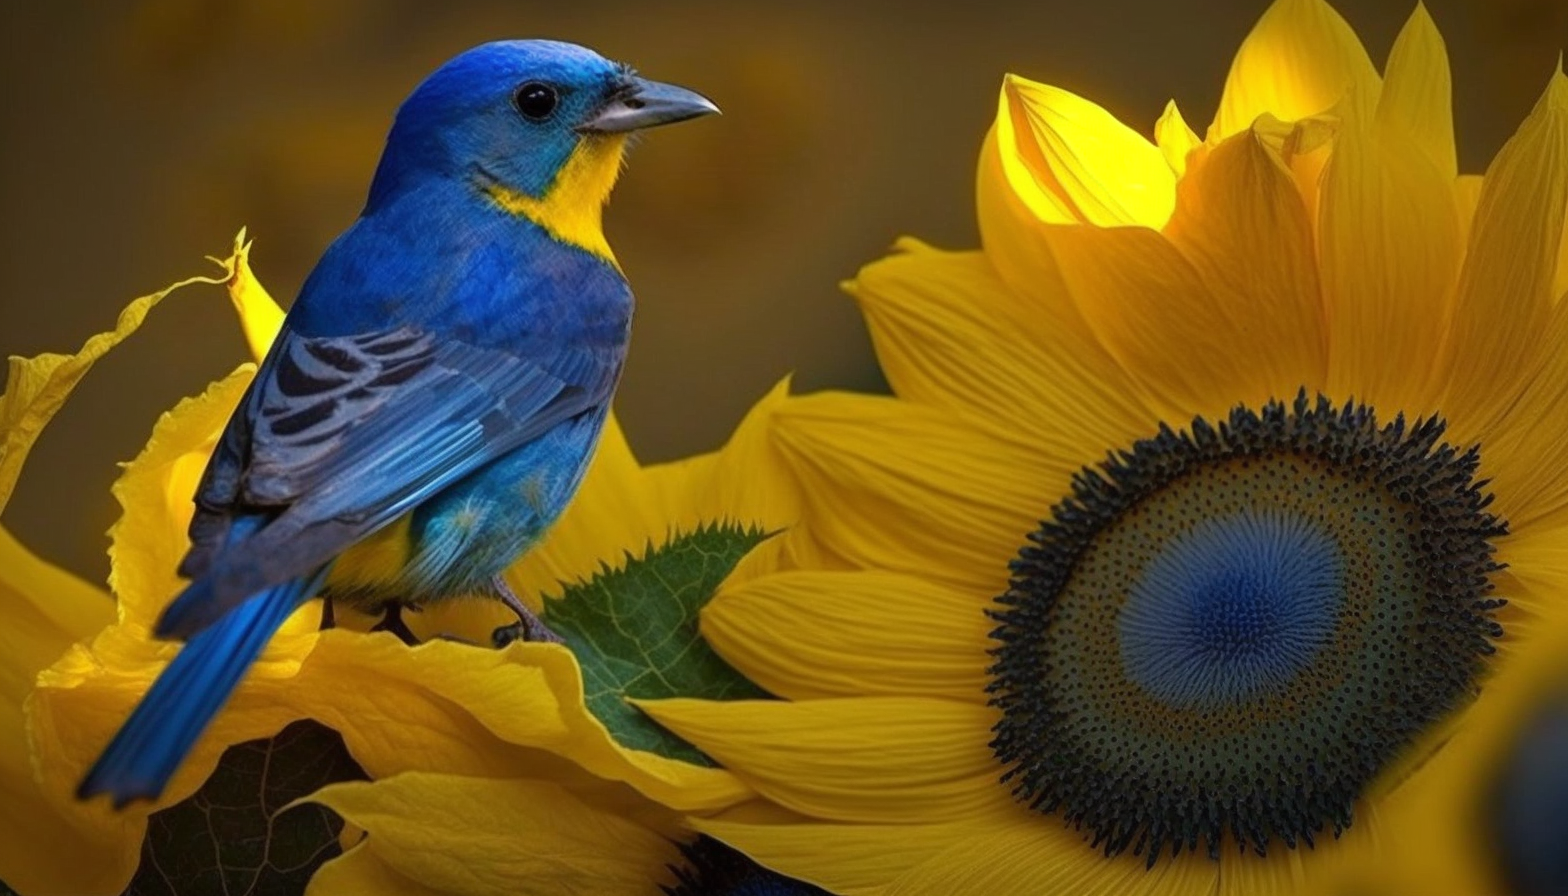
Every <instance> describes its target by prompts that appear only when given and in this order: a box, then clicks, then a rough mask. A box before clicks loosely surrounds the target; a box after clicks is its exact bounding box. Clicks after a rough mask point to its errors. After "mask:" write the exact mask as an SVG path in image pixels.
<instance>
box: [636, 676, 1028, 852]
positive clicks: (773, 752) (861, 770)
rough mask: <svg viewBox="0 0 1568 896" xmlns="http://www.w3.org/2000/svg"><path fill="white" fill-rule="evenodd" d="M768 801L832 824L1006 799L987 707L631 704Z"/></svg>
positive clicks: (917, 815) (936, 703) (895, 702)
mask: <svg viewBox="0 0 1568 896" xmlns="http://www.w3.org/2000/svg"><path fill="white" fill-rule="evenodd" d="M637 705H638V706H640V707H642V708H643V709H644V710H645V711H646V712H648V713H649V714H650V715H652V716H653V717H654V718H655V719H657V720H658V721H659V723H660V724H662V725H664V726H665V727H667V728H669V729H670V730H672V731H674V732H675V733H677V734H679V735H680V736H681V737H683V738H685V739H686V740H688V741H691V742H692V743H693V744H695V745H696V746H697V747H698V748H699V749H701V750H702V751H703V752H704V753H707V754H708V755H709V756H712V757H713V758H714V759H716V760H718V761H719V762H720V763H722V764H723V765H724V766H725V767H727V768H729V769H731V770H733V771H734V772H735V773H736V774H737V775H739V776H740V777H741V778H743V779H744V780H746V782H747V783H749V784H751V785H752V786H753V787H755V788H756V790H757V792H758V793H761V794H762V795H764V796H766V797H768V798H769V799H771V800H773V801H774V802H777V803H780V804H782V805H784V806H785V807H786V808H789V809H793V810H794V811H796V812H800V813H803V814H806V815H811V816H815V817H819V818H824V819H830V820H834V821H860V822H870V823H898V822H908V821H910V820H914V819H918V820H921V821H931V822H935V821H941V820H947V819H952V820H958V819H961V818H965V817H968V816H971V815H976V814H981V813H984V812H987V811H990V810H991V809H992V808H993V807H994V806H995V804H996V803H997V802H998V801H999V800H1005V799H1008V797H1007V796H1006V790H1005V789H1004V788H1003V787H1001V786H1000V785H999V784H998V783H997V768H998V767H997V763H996V758H995V757H994V756H993V755H992V754H991V749H990V747H989V746H987V742H988V741H989V740H990V731H991V726H992V725H994V724H995V723H996V720H997V713H996V711H995V710H993V709H991V708H989V707H985V706H977V705H975V704H973V703H959V702H956V701H952V700H935V699H923V698H915V697H863V698H856V699H844V700H810V701H804V702H800V703H787V702H782V701H773V700H745V701H736V702H731V703H715V702H710V701H704V700H685V699H676V700H652V701H638V702H637Z"/></svg>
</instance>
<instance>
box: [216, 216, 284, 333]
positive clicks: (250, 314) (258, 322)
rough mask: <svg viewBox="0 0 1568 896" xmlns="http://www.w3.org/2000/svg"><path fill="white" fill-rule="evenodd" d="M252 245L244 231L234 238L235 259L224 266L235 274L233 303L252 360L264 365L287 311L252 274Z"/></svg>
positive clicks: (231, 280) (232, 278)
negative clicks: (263, 359) (279, 305)
mask: <svg viewBox="0 0 1568 896" xmlns="http://www.w3.org/2000/svg"><path fill="white" fill-rule="evenodd" d="M250 247H251V244H250V243H249V242H247V241H246V239H245V231H244V230H241V231H240V232H239V235H238V236H236V237H235V238H234V255H233V256H232V257H230V259H229V260H228V261H226V262H221V263H222V264H224V265H225V266H227V267H229V268H230V270H232V271H233V274H232V275H231V276H230V277H229V282H228V287H229V299H230V300H231V301H232V302H233V303H234V310H235V312H236V313H238V314H239V316H240V326H241V327H242V328H244V330H245V342H246V344H247V345H249V346H250V353H251V357H253V358H255V359H256V360H257V361H260V360H261V359H262V358H264V357H266V356H267V351H268V349H270V348H272V341H273V340H274V339H276V338H277V337H278V331H279V330H281V329H283V309H282V308H279V307H278V303H277V302H275V301H273V299H272V296H271V295H269V294H268V293H267V290H266V288H265V287H263V286H262V285H261V281H259V280H257V279H256V275H255V274H253V273H251V270H250Z"/></svg>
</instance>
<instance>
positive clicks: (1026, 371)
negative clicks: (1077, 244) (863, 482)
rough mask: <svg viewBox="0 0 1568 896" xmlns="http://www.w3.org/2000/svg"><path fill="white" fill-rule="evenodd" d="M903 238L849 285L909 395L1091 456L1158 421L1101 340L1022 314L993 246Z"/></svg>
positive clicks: (891, 377) (889, 371) (1039, 445)
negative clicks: (991, 256) (983, 249)
mask: <svg viewBox="0 0 1568 896" xmlns="http://www.w3.org/2000/svg"><path fill="white" fill-rule="evenodd" d="M900 248H903V249H905V250H906V251H905V252H903V253H902V254H898V255H893V256H891V257H889V258H885V259H883V260H881V261H878V262H876V263H874V264H871V265H867V266H866V267H864V268H862V269H861V271H860V273H859V275H857V276H856V278H855V280H854V281H852V282H851V283H849V284H847V289H848V290H849V292H850V293H851V294H852V295H853V296H854V297H855V299H856V300H857V301H858V302H859V303H860V307H861V310H862V311H863V312H864V313H865V315H866V323H867V325H868V326H869V328H870V330H871V338H872V342H873V344H874V345H875V346H876V350H877V357H878V359H879V360H880V361H881V366H882V370H883V373H884V374H885V375H886V376H887V378H888V382H889V383H891V384H892V386H893V390H894V392H896V393H897V394H898V396H899V397H900V398H902V399H905V400H909V401H915V402H920V403H924V404H930V405H936V406H940V407H943V408H946V409H948V410H949V411H951V412H952V413H954V414H958V415H960V416H963V417H964V418H965V419H967V420H969V421H970V422H972V423H973V425H975V426H978V427H982V428H985V429H986V430H987V431H989V432H991V433H993V434H994V435H996V436H997V437H998V438H1002V439H1006V440H1008V441H1012V442H1016V443H1017V444H1019V445H1020V446H1021V447H1025V448H1027V449H1031V450H1037V451H1039V452H1040V453H1041V454H1046V455H1050V456H1053V457H1061V458H1070V459H1073V460H1075V461H1076V462H1077V463H1079V464H1089V463H1092V462H1094V461H1095V460H1097V459H1099V458H1100V457H1101V456H1103V455H1104V453H1105V452H1106V451H1107V450H1108V449H1109V448H1110V447H1111V446H1113V445H1124V444H1127V443H1128V442H1129V441H1131V440H1132V439H1134V438H1138V437H1141V436H1142V435H1144V434H1146V433H1147V432H1148V431H1149V430H1150V429H1151V427H1152V425H1153V421H1154V420H1155V416H1154V414H1153V413H1152V412H1151V411H1149V410H1148V409H1147V408H1145V407H1143V406H1142V405H1141V404H1140V403H1139V402H1138V400H1137V398H1136V397H1135V396H1133V395H1131V394H1130V392H1129V390H1127V389H1126V388H1125V386H1124V385H1123V384H1121V383H1120V379H1121V376H1122V372H1121V370H1120V369H1119V368H1118V367H1117V366H1116V364H1115V363H1114V362H1112V361H1111V360H1110V358H1109V357H1107V356H1106V355H1105V353H1104V352H1103V351H1101V350H1099V348H1098V346H1095V345H1093V344H1092V343H1089V344H1085V343H1084V342H1083V341H1080V340H1074V339H1070V338H1065V337H1064V334H1062V333H1060V332H1058V331H1048V330H1036V329H1034V323H1035V320H1036V318H1037V317H1038V316H1037V315H1021V314H1019V313H1017V312H1018V308H1017V305H1016V303H1015V302H1013V301H1011V300H1010V299H1009V297H1008V287H1007V285H1006V284H1005V283H1003V281H1002V280H1001V278H1000V277H998V275H997V273H996V271H995V269H994V268H993V267H992V266H991V264H990V263H989V261H988V260H987V258H986V256H985V255H984V254H982V253H978V252H940V251H937V250H935V249H931V248H929V247H926V246H923V245H920V244H919V243H916V242H914V241H913V240H905V241H903V242H902V243H900ZM1119 386H1121V387H1120V388H1119Z"/></svg>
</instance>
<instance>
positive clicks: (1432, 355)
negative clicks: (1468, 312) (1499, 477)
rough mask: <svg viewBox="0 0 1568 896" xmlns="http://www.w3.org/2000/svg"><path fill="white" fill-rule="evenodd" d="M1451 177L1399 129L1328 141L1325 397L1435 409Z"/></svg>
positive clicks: (1458, 247) (1455, 260) (1453, 228)
mask: <svg viewBox="0 0 1568 896" xmlns="http://www.w3.org/2000/svg"><path fill="white" fill-rule="evenodd" d="M1384 98H1385V102H1387V101H1389V100H1390V99H1391V97H1390V96H1389V94H1387V93H1385V95H1384ZM1452 181H1453V176H1452V175H1451V174H1445V173H1443V172H1442V171H1440V170H1439V169H1438V168H1437V166H1436V164H1434V163H1433V162H1432V161H1431V160H1430V158H1429V157H1428V155H1427V154H1426V153H1424V152H1423V151H1422V150H1421V149H1419V148H1418V147H1417V144H1416V143H1415V141H1414V140H1413V139H1412V138H1411V137H1410V136H1408V135H1407V134H1406V133H1405V132H1404V131H1403V130H1399V129H1396V128H1393V127H1387V126H1380V127H1372V126H1368V125H1366V124H1362V123H1351V124H1349V125H1348V126H1347V127H1345V128H1344V129H1343V130H1342V131H1341V133H1340V135H1339V138H1338V139H1337V141H1336V142H1335V146H1334V151H1333V156H1332V159H1331V161H1330V162H1329V166H1328V169H1327V171H1326V173H1325V176H1324V179H1323V188H1322V193H1321V196H1322V206H1321V217H1320V220H1319V225H1318V232H1319V254H1320V256H1321V263H1322V271H1323V288H1324V293H1325V296H1326V298H1327V301H1328V304H1329V309H1330V310H1329V319H1330V321H1331V323H1330V327H1331V333H1332V336H1331V339H1330V344H1331V345H1332V351H1331V353H1330V359H1329V394H1330V395H1333V396H1335V398H1336V399H1338V400H1344V399H1346V398H1350V397H1354V398H1356V399H1358V400H1361V401H1369V402H1372V403H1373V404H1374V405H1375V406H1376V407H1377V408H1378V410H1379V412H1380V413H1381V414H1382V415H1383V416H1384V417H1385V418H1387V419H1392V417H1393V415H1394V412H1395V411H1399V410H1402V411H1404V412H1406V413H1407V414H1411V415H1413V416H1414V415H1425V414H1431V413H1432V412H1433V411H1435V410H1437V402H1438V400H1439V398H1440V395H1441V390H1442V387H1443V385H1444V373H1445V371H1444V369H1443V367H1442V341H1443V334H1444V332H1445V331H1446V329H1447V326H1448V320H1449V315H1450V313H1451V302H1452V299H1451V297H1452V295H1453V292H1454V288H1455V282H1456V280H1457V277H1458V274H1459V266H1460V262H1461V260H1462V258H1463V256H1464V247H1463V244H1462V243H1461V242H1460V234H1459V214H1458V209H1457V208H1456V206H1455V202H1454V194H1453V191H1452V186H1451V184H1452Z"/></svg>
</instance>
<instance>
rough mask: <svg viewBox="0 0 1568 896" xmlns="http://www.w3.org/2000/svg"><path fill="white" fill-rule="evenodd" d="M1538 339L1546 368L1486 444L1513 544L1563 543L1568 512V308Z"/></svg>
mask: <svg viewBox="0 0 1568 896" xmlns="http://www.w3.org/2000/svg"><path fill="white" fill-rule="evenodd" d="M1539 338H1540V340H1541V344H1542V346H1543V351H1542V352H1541V360H1542V366H1541V367H1540V368H1539V369H1538V370H1537V371H1536V372H1535V374H1534V375H1533V376H1532V377H1531V378H1530V380H1529V382H1527V383H1526V384H1525V386H1524V391H1523V394H1522V395H1520V396H1519V398H1518V401H1517V402H1516V403H1513V404H1512V405H1511V406H1510V407H1508V408H1507V409H1506V411H1505V412H1504V414H1503V415H1502V417H1501V420H1500V422H1499V423H1498V424H1497V425H1495V426H1494V427H1493V428H1492V431H1491V432H1490V433H1489V434H1487V435H1486V436H1484V437H1483V441H1482V444H1481V472H1482V474H1483V475H1485V476H1486V477H1488V478H1490V479H1491V480H1492V483H1493V484H1492V492H1493V494H1494V495H1496V505H1495V506H1496V511H1495V512H1496V513H1498V514H1500V515H1501V516H1503V518H1504V519H1506V520H1508V523H1509V526H1510V528H1511V529H1512V531H1513V533H1514V535H1513V537H1512V538H1510V539H1509V541H1510V542H1513V541H1518V540H1520V539H1528V540H1534V539H1536V538H1540V537H1543V536H1544V537H1547V538H1550V539H1551V540H1554V541H1562V540H1563V536H1562V531H1561V529H1560V527H1561V526H1562V525H1563V524H1564V522H1565V517H1564V516H1563V514H1564V512H1568V415H1564V414H1563V411H1562V409H1563V408H1564V407H1565V403H1568V303H1563V302H1558V303H1557V304H1556V305H1554V306H1553V307H1552V308H1551V310H1550V311H1549V312H1548V321H1547V324H1546V327H1545V332H1543V333H1541V334H1539ZM1498 401H1499V402H1502V401H1503V397H1502V396H1501V395H1500V396H1498ZM1456 422H1457V421H1456ZM1511 546H1512V545H1510V547H1511ZM1554 599H1560V598H1558V597H1557V596H1554Z"/></svg>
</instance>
